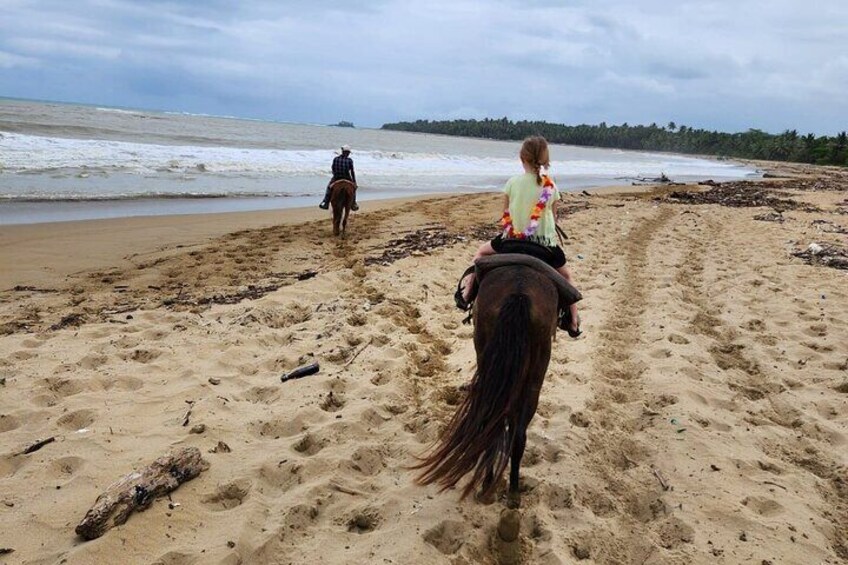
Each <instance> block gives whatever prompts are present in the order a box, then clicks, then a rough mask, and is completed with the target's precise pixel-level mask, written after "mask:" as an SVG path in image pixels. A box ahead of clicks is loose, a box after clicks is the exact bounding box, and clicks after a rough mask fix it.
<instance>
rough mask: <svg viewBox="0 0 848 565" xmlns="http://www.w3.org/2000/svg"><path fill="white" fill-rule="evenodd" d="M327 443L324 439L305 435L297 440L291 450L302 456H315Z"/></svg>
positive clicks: (309, 434)
mask: <svg viewBox="0 0 848 565" xmlns="http://www.w3.org/2000/svg"><path fill="white" fill-rule="evenodd" d="M328 443H329V442H328V441H327V440H326V439H323V438H319V437H317V436H315V435H314V434H311V433H307V434H306V435H305V436H303V437H302V438H301V439H300V440H298V441H297V442H296V443H295V444H294V445H292V449H294V450H295V451H297V452H298V453H302V454H303V455H315V454H316V453H318V452H319V451H321V450H322V449H324V447H326V445H327V444H328Z"/></svg>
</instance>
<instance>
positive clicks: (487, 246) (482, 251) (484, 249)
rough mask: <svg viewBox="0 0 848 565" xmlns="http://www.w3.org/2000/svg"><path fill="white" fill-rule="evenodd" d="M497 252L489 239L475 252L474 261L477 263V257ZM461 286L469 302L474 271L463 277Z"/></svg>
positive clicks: (464, 296)
mask: <svg viewBox="0 0 848 565" xmlns="http://www.w3.org/2000/svg"><path fill="white" fill-rule="evenodd" d="M495 253H497V252H496V251H495V250H494V249H493V248H492V243H491V242H489V241H487V242H486V243H484V244H483V245H481V246H480V248H479V249H478V250H477V253H475V254H474V260H473V261H472V262H473V263H476V262H477V259H479V258H481V257H485V256H486V255H494V254H495ZM460 286H461V287H462V297H463V298H464V299H465V301H466V302H468V298H469V297H470V296H471V287H473V286H474V272H473V271H472V272H471V273H469V274H468V276H467V277H465V278H464V279H462V282H461V283H460Z"/></svg>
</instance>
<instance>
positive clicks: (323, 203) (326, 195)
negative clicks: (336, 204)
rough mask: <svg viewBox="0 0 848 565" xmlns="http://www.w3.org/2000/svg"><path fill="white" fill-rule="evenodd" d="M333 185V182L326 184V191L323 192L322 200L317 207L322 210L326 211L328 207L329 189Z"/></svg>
mask: <svg viewBox="0 0 848 565" xmlns="http://www.w3.org/2000/svg"><path fill="white" fill-rule="evenodd" d="M332 185H333V181H330V182H329V183H327V190H326V191H325V192H324V200H322V201H321V203H320V204H319V205H318V207H319V208H321V209H322V210H326V209H327V208H329V207H330V187H331V186H332Z"/></svg>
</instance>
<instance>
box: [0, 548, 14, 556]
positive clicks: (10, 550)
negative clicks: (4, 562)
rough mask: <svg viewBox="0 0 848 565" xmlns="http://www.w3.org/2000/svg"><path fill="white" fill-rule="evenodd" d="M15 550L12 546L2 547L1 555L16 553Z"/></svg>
mask: <svg viewBox="0 0 848 565" xmlns="http://www.w3.org/2000/svg"><path fill="white" fill-rule="evenodd" d="M14 552H15V550H14V549H12V548H11V547H0V555H8V554H10V553H14Z"/></svg>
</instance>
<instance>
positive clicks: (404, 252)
mask: <svg viewBox="0 0 848 565" xmlns="http://www.w3.org/2000/svg"><path fill="white" fill-rule="evenodd" d="M497 234H498V229H497V226H495V225H492V224H478V225H476V226H472V227H470V228H468V229H466V230H463V231H461V232H456V231H450V230H448V228H446V227H445V226H443V225H439V224H437V225H433V226H428V227H426V228H422V229H419V230H415V231H414V232H411V233H408V234H406V235H405V236H403V237H401V238H398V239H393V240H391V241H389V242H388V243H386V245H385V248H384V249H383V253H382V254H381V255H379V256H376V257H366V258H365V264H366V265H391V264H392V263H394V262H395V261H399V260H400V259H404V258H406V257H410V256H412V255H428V254H429V253H431V252H432V251H433V250H435V249H439V248H441V247H447V246H448V245H454V244H455V243H464V242H468V241H476V240H486V239H491V238H493V237H495V236H496V235H497Z"/></svg>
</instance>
